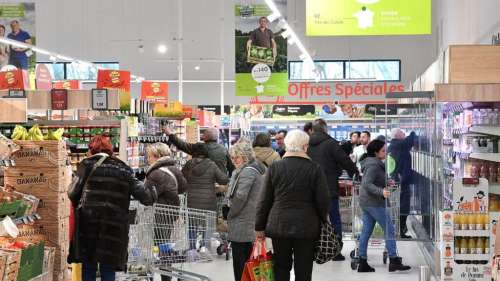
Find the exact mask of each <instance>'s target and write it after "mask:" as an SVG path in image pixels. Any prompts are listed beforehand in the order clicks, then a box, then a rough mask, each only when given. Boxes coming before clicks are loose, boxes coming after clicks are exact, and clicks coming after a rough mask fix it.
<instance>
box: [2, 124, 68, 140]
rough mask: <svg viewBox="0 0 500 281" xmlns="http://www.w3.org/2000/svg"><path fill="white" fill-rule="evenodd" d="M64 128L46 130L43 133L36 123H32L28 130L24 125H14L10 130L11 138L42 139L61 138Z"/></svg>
mask: <svg viewBox="0 0 500 281" xmlns="http://www.w3.org/2000/svg"><path fill="white" fill-rule="evenodd" d="M63 134H64V129H63V128H59V129H57V130H55V131H54V130H48V131H47V134H45V135H44V134H43V133H42V130H41V129H40V127H39V126H38V125H34V126H33V127H31V128H30V129H29V130H26V128H25V127H23V126H20V125H16V127H15V128H14V131H13V132H12V135H11V138H12V139H13V140H30V141H43V140H62V137H63Z"/></svg>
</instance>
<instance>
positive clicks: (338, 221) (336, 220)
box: [330, 197, 342, 240]
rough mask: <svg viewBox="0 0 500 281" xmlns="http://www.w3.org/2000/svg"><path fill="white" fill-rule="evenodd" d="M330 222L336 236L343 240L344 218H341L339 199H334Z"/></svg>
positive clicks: (331, 206)
mask: <svg viewBox="0 0 500 281" xmlns="http://www.w3.org/2000/svg"><path fill="white" fill-rule="evenodd" d="M330 222H331V223H332V225H333V229H334V230H335V234H337V235H338V237H339V238H340V239H341V240H342V218H341V217H340V206H339V198H338V197H333V198H332V204H331V205H330Z"/></svg>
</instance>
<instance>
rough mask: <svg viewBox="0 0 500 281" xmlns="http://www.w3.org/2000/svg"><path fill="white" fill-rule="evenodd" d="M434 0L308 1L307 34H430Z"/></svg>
mask: <svg viewBox="0 0 500 281" xmlns="http://www.w3.org/2000/svg"><path fill="white" fill-rule="evenodd" d="M431 10H432V3H431V0H306V35H308V36H356V35H418V34H431V17H432V13H431Z"/></svg>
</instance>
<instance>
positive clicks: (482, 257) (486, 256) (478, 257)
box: [453, 254, 491, 261]
mask: <svg viewBox="0 0 500 281" xmlns="http://www.w3.org/2000/svg"><path fill="white" fill-rule="evenodd" d="M453 258H454V259H455V260H464V261H489V260H490V259H491V255H490V254H469V255H464V254H455V256H454V257H453Z"/></svg>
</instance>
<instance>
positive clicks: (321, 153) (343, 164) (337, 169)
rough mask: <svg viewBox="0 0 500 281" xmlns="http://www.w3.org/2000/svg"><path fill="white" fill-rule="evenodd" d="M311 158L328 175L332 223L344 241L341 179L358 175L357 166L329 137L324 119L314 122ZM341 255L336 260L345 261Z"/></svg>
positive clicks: (310, 142)
mask: <svg viewBox="0 0 500 281" xmlns="http://www.w3.org/2000/svg"><path fill="white" fill-rule="evenodd" d="M308 155H309V157H311V159H312V160H313V161H314V162H316V163H318V164H319V165H320V166H321V168H322V169H323V171H324V173H325V175H326V181H327V183H328V187H329V188H330V196H331V205H330V221H331V223H332V225H333V228H334V230H335V232H336V233H337V234H338V237H339V239H342V220H341V217H340V206H339V177H340V176H341V175H342V171H343V170H346V171H347V172H348V174H349V176H353V175H354V174H357V173H358V169H357V168H356V165H355V164H354V163H353V162H352V161H351V159H350V158H349V156H347V154H345V152H344V150H343V149H342V148H341V147H340V145H339V144H338V142H337V140H335V139H334V138H332V137H330V135H328V126H327V124H326V122H325V121H324V120H323V119H317V120H314V122H313V134H312V135H311V139H310V141H309V151H308ZM344 259H345V258H344V257H343V256H342V254H339V255H338V256H337V257H336V258H335V259H334V260H344Z"/></svg>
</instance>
